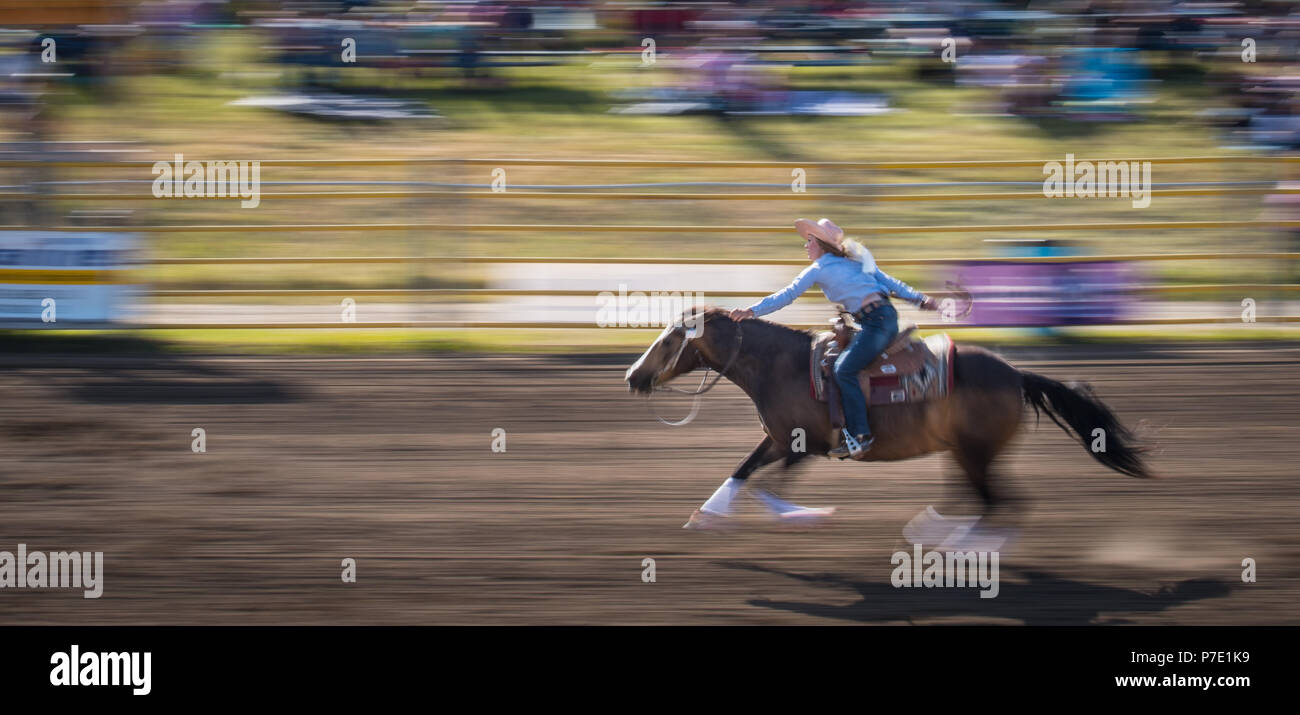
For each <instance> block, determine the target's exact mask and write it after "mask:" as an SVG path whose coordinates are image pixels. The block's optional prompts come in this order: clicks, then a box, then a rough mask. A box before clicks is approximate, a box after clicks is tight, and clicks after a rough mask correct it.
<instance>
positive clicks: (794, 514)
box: [777, 506, 835, 524]
mask: <svg viewBox="0 0 1300 715" xmlns="http://www.w3.org/2000/svg"><path fill="white" fill-rule="evenodd" d="M834 515H835V507H833V506H827V507H815V508H814V507H802V508H799V509H791V510H790V511H787V512H782V513H780V514H778V515H777V518H778V519H780V520H781V523H783V524H817V523H820V522H822V521H823V520H825V519H829V518H830V517H832V516H834Z"/></svg>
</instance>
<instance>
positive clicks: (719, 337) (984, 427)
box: [624, 307, 1154, 528]
mask: <svg viewBox="0 0 1300 715" xmlns="http://www.w3.org/2000/svg"><path fill="white" fill-rule="evenodd" d="M688 324H689V328H688ZM813 340H814V335H813V334H812V333H811V332H809V331H801V330H796V329H794V328H790V327H787V326H784V325H780V324H779V323H774V322H769V321H766V320H760V319H756V318H749V319H745V320H741V321H738V322H737V321H733V320H731V318H730V317H729V316H728V314H727V312H726V311H724V310H722V309H719V308H713V307H709V308H705V309H704V310H703V311H702V312H696V313H694V314H693V315H690V316H689V317H686V316H684V317H683V319H682V320H679V321H678V322H677V323H675V324H672V325H669V326H668V327H666V328H665V329H664V331H663V332H662V333H661V334H660V335H659V337H658V338H657V339H656V340H655V341H654V342H653V343H652V344H651V345H650V347H649V348H647V349H646V351H645V353H643V354H642V355H641V357H640V358H639V359H638V360H637V361H636V362H635V363H634V364H633V365H632V366H631V367H629V368H628V369H627V372H626V373H625V375H624V379H625V381H626V382H627V385H628V390H629V391H630V392H632V393H634V394H641V395H645V396H649V395H650V394H652V393H653V392H654V391H655V390H656V389H663V386H664V385H665V383H667V382H669V381H671V380H672V379H673V378H675V377H677V376H679V375H682V374H685V373H688V372H691V371H692V370H695V369H697V368H701V367H704V368H708V369H711V370H714V371H716V372H717V375H716V376H715V377H714V383H713V384H716V381H717V380H718V379H721V378H723V377H725V378H726V379H727V380H730V381H731V382H732V383H734V384H735V385H736V386H737V387H739V388H740V389H741V390H742V391H744V393H745V394H746V395H748V396H749V398H750V399H751V400H752V401H753V402H754V406H755V407H756V408H757V409H758V415H759V420H760V421H761V424H762V427H763V432H764V436H763V438H762V439H761V440H760V441H759V443H758V445H757V446H755V447H754V449H753V450H751V451H750V453H749V455H748V456H747V457H745V459H744V460H742V461H741V462H740V464H739V465H738V466H737V467H736V469H735V471H733V472H732V474H731V476H730V477H729V478H728V480H727V481H726V482H724V483H723V486H722V487H719V489H718V491H717V492H715V494H714V496H713V498H711V499H710V500H709V501H708V502H705V504H704V505H703V506H702V507H701V508H700V509H697V510H696V512H695V514H693V515H692V517H691V520H690V521H688V522H687V524H686V528H709V527H710V526H712V525H717V522H718V521H719V520H720V518H723V517H725V516H726V512H727V510H728V509H729V507H730V501H731V498H732V496H734V494H735V493H737V492H738V491H739V489H740V487H742V486H744V483H745V480H746V479H748V478H749V476H750V475H751V474H753V473H754V472H755V471H756V470H758V469H759V468H761V467H763V466H765V465H769V464H772V463H773V462H778V461H780V462H781V463H782V467H781V469H782V472H788V471H789V470H790V469H791V468H792V467H793V466H794V465H796V464H798V463H799V462H801V461H802V460H804V459H806V458H807V457H809V456H811V455H821V456H825V455H826V454H827V452H829V451H830V450H831V449H832V448H833V447H834V446H835V443H836V441H837V439H838V434H837V430H836V429H835V428H834V427H833V425H832V423H831V420H830V415H829V413H828V411H827V406H826V404H825V403H823V402H819V401H817V400H816V399H814V397H813V396H812V394H811V391H810V390H809V374H808V370H809V350H810V348H811V346H812V342H813ZM955 348H956V349H955V357H954V359H953V366H952V367H953V370H954V382H953V387H952V390H951V391H949V393H948V394H947V395H945V396H944V397H942V398H939V399H936V400H931V401H925V402H913V403H903V404H897V405H871V406H869V408H868V417H869V419H870V421H871V425H872V428H873V430H872V431H873V432H874V434H875V436H876V441H875V444H874V445H873V446H872V448H871V449H870V450H869V451H868V453H867V455H866V460H864V461H866V462H892V461H898V460H903V459H911V458H912V457H919V456H922V455H926V454H930V453H934V452H949V453H951V454H952V456H953V458H954V460H955V461H956V463H957V465H958V467H960V469H961V471H962V472H963V473H964V474H965V476H966V479H967V481H968V482H969V485H970V486H971V487H972V488H973V489H974V491H975V493H976V494H977V495H978V497H979V500H980V502H981V504H982V507H983V514H982V516H989V515H991V514H992V513H993V512H994V510H995V509H996V508H997V507H999V506H1002V505H1003V504H1004V502H1005V501H1006V498H1005V494H1004V493H1003V492H1002V490H1001V489H999V488H995V485H994V483H993V482H994V478H993V472H992V471H991V469H990V467H991V465H992V464H993V462H994V460H995V459H996V458H997V457H998V455H999V454H1000V453H1001V452H1002V451H1003V450H1004V449H1005V448H1006V447H1007V445H1008V443H1009V442H1010V441H1011V440H1012V438H1013V437H1015V436H1016V434H1017V432H1018V431H1019V430H1020V427H1021V423H1022V417H1023V415H1024V414H1025V412H1026V409H1025V406H1026V405H1028V406H1030V407H1032V408H1033V409H1034V412H1035V415H1040V414H1041V413H1046V414H1047V415H1048V417H1050V418H1051V419H1052V421H1053V422H1055V423H1056V425H1057V426H1058V427H1060V428H1061V429H1063V430H1065V432H1066V433H1067V434H1071V435H1072V436H1074V437H1076V438H1077V439H1078V440H1079V442H1080V444H1082V445H1083V446H1084V448H1085V449H1086V450H1087V451H1088V453H1089V454H1091V455H1092V458H1093V459H1095V460H1097V461H1098V462H1100V463H1101V464H1102V465H1104V466H1106V467H1107V468H1109V469H1111V470H1114V471H1116V472H1118V473H1120V474H1124V475H1127V476H1130V477H1137V478H1149V477H1152V476H1154V475H1153V474H1152V473H1151V472H1150V471H1149V469H1148V467H1147V465H1146V464H1145V463H1144V461H1143V453H1144V452H1145V449H1144V448H1142V447H1140V446H1138V445H1137V440H1136V438H1135V436H1134V434H1133V433H1132V432H1131V431H1130V430H1129V429H1128V428H1126V427H1125V426H1124V425H1123V424H1121V422H1120V421H1119V419H1118V418H1116V416H1115V415H1114V413H1112V412H1111V410H1110V409H1109V408H1108V407H1107V406H1106V405H1105V404H1104V403H1103V402H1102V401H1101V400H1100V399H1098V398H1097V397H1096V395H1095V394H1094V393H1093V392H1092V389H1091V388H1090V387H1088V386H1087V385H1066V384H1063V383H1061V382H1058V381H1056V380H1053V379H1051V378H1049V377H1044V376H1043V375H1039V374H1037V373H1033V372H1029V371H1026V370H1019V369H1017V368H1015V367H1013V366H1012V365H1011V364H1010V363H1009V362H1007V361H1006V360H1005V359H1003V358H1002V357H1000V356H999V355H997V354H995V353H993V352H991V351H989V350H985V349H983V348H981V347H978V346H975V345H965V344H961V343H957V344H956V346H955ZM701 386H703V382H701ZM712 386H713V385H712V384H710V385H709V387H712ZM704 389H707V388H704ZM701 391H702V390H701ZM697 393H698V391H697ZM1097 429H1100V430H1102V434H1103V435H1104V439H1105V443H1104V445H1105V447H1104V449H1102V450H1097V449H1089V448H1088V447H1089V442H1088V440H1089V439H1092V440H1094V442H1093V443H1094V444H1095V443H1096V438H1097V437H1098V436H1099V435H1098V434H1097V433H1096V430H1097ZM799 430H802V432H800V431H799ZM800 447H802V449H800ZM760 498H762V499H763V500H764V501H765V502H767V504H768V506H769V508H771V509H772V510H773V511H774V512H776V513H777V515H778V516H787V515H794V516H800V515H812V516H818V517H820V516H825V515H828V514H829V512H828V511H826V510H808V509H804V508H803V507H798V506H797V505H794V504H791V503H789V502H785V501H783V500H781V499H779V498H776V497H775V496H774V495H772V494H770V493H767V494H764V493H762V492H760ZM981 518H982V517H981Z"/></svg>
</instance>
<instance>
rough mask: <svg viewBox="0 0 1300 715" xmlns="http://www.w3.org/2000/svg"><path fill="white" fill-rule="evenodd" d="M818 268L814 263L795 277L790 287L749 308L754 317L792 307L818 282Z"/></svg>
mask: <svg viewBox="0 0 1300 715" xmlns="http://www.w3.org/2000/svg"><path fill="white" fill-rule="evenodd" d="M817 268H818V266H817V264H816V263H814V264H812V265H811V266H808V267H807V268H805V269H803V270H802V271H800V272H799V275H797V276H795V278H794V280H793V281H791V283H790V285H788V286H786V287H784V288H782V289H781V290H779V291H777V292H775V293H773V294H772V295H769V296H768V297H766V298H764V299H762V300H760V301H758V302H757V303H755V304H753V305H751V306H749V310H751V311H753V313H754V317H755V318H757V317H759V316H761V315H767V314H768V313H775V312H776V311H778V310H780V309H782V308H784V307H786V306H787V305H790V304H791V303H793V302H794V299H795V298H798V297H799V296H801V295H803V294H804V292H805V291H807V290H808V289H809V288H812V287H813V284H815V283H816V282H817Z"/></svg>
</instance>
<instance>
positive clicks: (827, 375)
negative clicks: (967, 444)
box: [808, 316, 956, 429]
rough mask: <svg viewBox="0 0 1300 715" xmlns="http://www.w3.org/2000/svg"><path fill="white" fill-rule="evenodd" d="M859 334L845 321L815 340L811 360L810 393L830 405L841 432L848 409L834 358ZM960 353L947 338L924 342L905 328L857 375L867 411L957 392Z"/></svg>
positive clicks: (934, 337) (839, 320) (912, 327)
mask: <svg viewBox="0 0 1300 715" xmlns="http://www.w3.org/2000/svg"><path fill="white" fill-rule="evenodd" d="M856 333H857V329H856V328H854V327H853V326H852V325H850V324H849V323H848V321H846V320H845V319H844V317H843V316H840V317H839V318H837V319H836V320H835V321H834V325H833V330H830V331H827V332H823V333H818V334H817V335H816V336H814V338H813V343H812V350H811V353H810V355H809V366H808V372H809V382H810V386H809V389H810V391H811V393H812V396H813V398H814V399H816V400H818V401H820V402H826V403H827V408H828V409H829V411H830V417H831V423H832V424H833V425H834V426H835V427H836V429H838V428H840V427H842V426H843V425H844V408H843V405H842V404H841V403H840V396H839V386H838V385H837V383H836V382H835V377H834V370H835V359H836V358H838V357H839V355H840V352H841V350H843V346H845V345H848V344H849V341H851V340H852V339H853V336H854V335H855V334H856ZM955 351H956V347H955V345H954V344H953V341H952V338H950V337H948V335H947V334H946V333H941V334H939V335H931V336H930V337H927V338H921V337H919V336H918V335H917V334H916V325H914V324H911V323H908V324H903V325H900V326H899V330H898V336H897V337H895V338H894V340H893V341H891V342H890V343H889V345H888V346H887V347H886V348H885V350H884V352H882V353H881V354H880V356H879V357H877V358H876V359H875V360H873V361H872V362H871V364H870V365H868V366H867V367H866V369H864V370H863V371H862V372H861V373H859V374H858V382H859V384H861V386H862V394H864V395H866V397H867V406H868V407H874V406H878V405H897V404H907V403H912V402H924V401H927V400H935V399H939V398H941V397H944V396H946V395H947V394H948V393H949V392H950V391H951V390H952V382H953V367H952V364H953V357H954V355H955Z"/></svg>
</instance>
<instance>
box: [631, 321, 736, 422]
mask: <svg viewBox="0 0 1300 715" xmlns="http://www.w3.org/2000/svg"><path fill="white" fill-rule="evenodd" d="M683 327H685V326H683ZM695 337H696V336H693V335H688V334H687V331H683V333H682V344H681V345H679V346H677V352H676V353H675V354H674V355H673V359H672V360H670V361H669V362H668V363H666V364H665V365H664V367H662V368H659V371H658V372H656V373H655V375H654V378H653V380H652V382H657V381H658V380H659V377H660V376H662V375H664V374H665V373H668V372H671V371H672V370H673V369H674V368H676V367H677V363H679V362H680V361H681V359H682V355H683V354H684V353H685V352H686V344H687V343H689V342H691V341H692V340H694V339H695ZM744 339H745V331H744V329H743V328H742V327H741V324H740V323H736V349H735V351H733V352H732V354H731V358H730V359H728V360H727V364H726V365H724V366H723V367H722V369H721V370H719V371H718V372H717V374H716V375H714V376H713V382H710V383H709V384H708V385H707V386H706V385H705V384H704V383H705V381H707V380H708V379H709V372H710V371H712V370H713V368H711V367H709V366H708V365H705V366H704V376H703V377H701V378H700V384H699V387H697V388H695V389H694V390H682V389H679V388H676V387H673V386H672V385H655V386H654V388H653V389H652V390H651V393H650V398H649V399H647V400H646V407H647V409H649V410H650V414H652V415H654V417H655V419H657V420H659V421H660V422H662V423H664V424H666V425H669V426H670V427H679V426H681V425H685V424H690V423H691V421H692V420H694V419H695V415H696V414H698V413H699V411H700V395H703V394H704V393H706V392H708V391H709V390H712V389H713V388H714V386H715V385H717V384H718V381H720V380H721V379H722V378H723V377H726V375H727V372H728V371H730V370H731V368H732V366H734V365H735V364H736V361H737V360H738V359H740V352H741V347H742V345H743V344H744ZM691 349H692V350H694V351H695V354H696V356H699V354H700V350H699V348H697V347H695V346H694V345H692V346H691ZM655 392H676V393H679V394H683V395H691V396H692V397H694V398H695V399H694V400H693V401H692V404H691V412H690V414H688V415H686V417H684V418H682V419H681V420H678V421H677V422H669V421H668V420H666V419H664V418H662V417H660V416H659V415H657V414H655V412H654V409H653V407H652V405H651V401H652V400H653V399H654V393H655Z"/></svg>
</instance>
